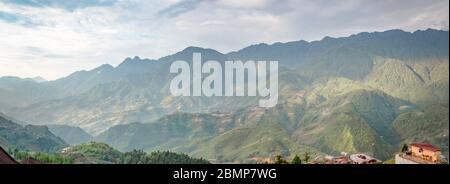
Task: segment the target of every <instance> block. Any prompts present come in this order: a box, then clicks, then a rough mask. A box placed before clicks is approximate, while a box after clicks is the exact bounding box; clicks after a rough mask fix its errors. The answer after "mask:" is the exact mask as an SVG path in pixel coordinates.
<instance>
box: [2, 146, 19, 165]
mask: <svg viewBox="0 0 450 184" xmlns="http://www.w3.org/2000/svg"><path fill="white" fill-rule="evenodd" d="M0 164H18V162H17V161H16V160H14V158H12V157H11V156H10V155H9V154H8V153H7V152H6V151H5V150H4V149H3V148H2V147H0Z"/></svg>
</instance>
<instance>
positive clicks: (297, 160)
mask: <svg viewBox="0 0 450 184" xmlns="http://www.w3.org/2000/svg"><path fill="white" fill-rule="evenodd" d="M291 163H292V164H302V159H300V157H299V156H298V155H295V157H294V158H293V159H292V162H291Z"/></svg>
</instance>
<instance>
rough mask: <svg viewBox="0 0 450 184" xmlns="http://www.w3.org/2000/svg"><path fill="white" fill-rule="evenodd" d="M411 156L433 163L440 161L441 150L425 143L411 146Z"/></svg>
mask: <svg viewBox="0 0 450 184" xmlns="http://www.w3.org/2000/svg"><path fill="white" fill-rule="evenodd" d="M411 155H412V156H415V157H419V158H422V159H424V160H428V161H431V162H434V163H437V162H439V161H440V158H441V149H439V148H438V147H434V146H433V145H431V144H426V143H413V144H411Z"/></svg>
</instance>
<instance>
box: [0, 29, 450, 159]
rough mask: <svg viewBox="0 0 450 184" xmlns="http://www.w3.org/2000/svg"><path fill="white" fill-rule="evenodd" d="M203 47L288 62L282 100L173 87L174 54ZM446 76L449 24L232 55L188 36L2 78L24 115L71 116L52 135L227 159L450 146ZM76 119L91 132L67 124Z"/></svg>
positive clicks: (383, 153) (4, 97) (4, 91)
mask: <svg viewBox="0 0 450 184" xmlns="http://www.w3.org/2000/svg"><path fill="white" fill-rule="evenodd" d="M195 52H198V53H201V54H202V59H203V61H207V60H216V61H219V62H220V63H222V64H223V62H224V61H227V60H242V61H247V60H255V61H258V60H265V61H269V60H276V61H279V64H280V69H279V92H280V97H279V101H278V105H277V106H276V107H273V108H267V109H266V108H260V107H257V101H258V99H257V98H255V97H174V96H172V95H171V94H170V92H169V84H170V81H171V79H172V78H173V77H174V74H170V73H169V67H170V64H171V62H173V61H177V60H184V61H188V62H192V54H193V53H195ZM448 79H449V32H448V31H441V30H433V29H428V30H423V31H415V32H405V31H402V30H389V31H385V32H372V33H359V34H355V35H351V36H349V37H342V38H330V37H325V38H324V39H322V40H320V41H313V42H306V41H294V42H287V43H274V44H270V45H269V44H256V45H251V46H249V47H246V48H243V49H241V50H238V51H235V52H230V53H226V54H223V53H220V52H218V51H216V50H213V49H205V48H199V47H188V48H186V49H184V50H182V51H180V52H178V53H175V54H172V55H169V56H165V57H162V58H160V59H157V60H150V59H141V58H139V57H134V58H127V59H125V60H124V61H123V62H122V63H121V64H120V65H118V66H116V67H113V66H111V65H102V66H99V67H98V68H96V69H94V70H90V71H79V72H75V73H73V74H71V75H69V76H67V77H64V78H61V79H58V80H54V81H39V82H36V81H33V80H29V79H20V78H17V77H2V78H0V112H3V113H4V114H6V115H8V116H9V117H12V118H14V119H18V120H20V121H21V122H32V123H33V124H37V125H58V126H61V125H63V126H66V125H68V126H72V128H61V127H58V126H54V128H52V126H50V130H52V129H53V131H54V133H55V132H57V131H59V132H58V133H55V134H59V135H74V136H73V137H71V138H70V137H66V139H70V141H67V140H66V142H68V143H74V144H77V143H81V142H84V141H87V140H91V139H94V140H98V141H102V142H106V143H108V144H110V145H112V146H113V147H115V148H118V149H119V150H121V151H130V150H132V149H144V150H146V151H151V150H158V149H167V150H176V151H182V152H185V153H188V154H191V155H195V156H199V157H203V158H208V159H213V160H217V161H218V162H252V161H255V160H258V159H264V158H266V157H270V156H273V155H274V154H282V155H286V156H292V155H295V154H299V153H304V152H310V153H316V154H321V153H326V154H339V153H340V152H348V153H356V152H364V153H368V154H371V155H374V156H375V157H377V158H380V159H387V158H390V157H392V153H394V152H395V151H397V150H398V149H400V147H401V145H402V144H403V143H405V142H413V141H423V142H430V143H432V144H435V145H438V146H440V147H441V148H442V150H443V152H444V153H446V154H447V155H448V142H449V141H448V130H449V129H448V127H449V123H448V114H449V109H448V107H449V105H448V101H449V98H448V94H449V80H448ZM73 127H75V128H76V127H80V128H82V129H83V130H85V131H86V132H87V133H89V134H91V135H92V137H90V136H89V135H88V134H84V133H67V132H70V131H74V129H73ZM75 132H80V131H79V130H77V131H75ZM76 135H80V137H84V138H80V137H77V136H76ZM61 137H62V136H61Z"/></svg>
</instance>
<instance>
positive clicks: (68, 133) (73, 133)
mask: <svg viewBox="0 0 450 184" xmlns="http://www.w3.org/2000/svg"><path fill="white" fill-rule="evenodd" d="M47 127H48V129H49V130H50V131H51V132H52V133H53V134H55V135H56V136H58V137H61V138H62V139H63V140H64V141H65V142H67V143H68V144H71V145H77V144H81V143H86V142H89V141H92V140H93V139H94V137H92V136H91V135H90V134H88V133H87V132H85V131H84V130H83V129H81V128H79V127H72V126H68V125H47Z"/></svg>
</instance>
